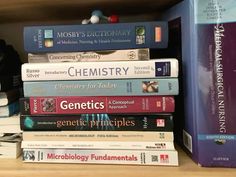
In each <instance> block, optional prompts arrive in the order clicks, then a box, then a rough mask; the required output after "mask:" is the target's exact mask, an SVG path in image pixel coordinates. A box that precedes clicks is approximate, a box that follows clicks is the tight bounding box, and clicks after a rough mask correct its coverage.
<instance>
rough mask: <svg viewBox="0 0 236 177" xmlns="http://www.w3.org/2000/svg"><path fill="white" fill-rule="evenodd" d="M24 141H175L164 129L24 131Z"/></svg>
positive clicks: (171, 134) (171, 133)
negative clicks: (150, 130) (151, 130)
mask: <svg viewBox="0 0 236 177" xmlns="http://www.w3.org/2000/svg"><path fill="white" fill-rule="evenodd" d="M23 140H24V141H124V142H128V141H130V142H135V141H136V142H137V141H139V142H148V141H152V142H157V141H158V142H159V141H160V142H173V141H174V135H173V131H171V132H162V131H155V132H149V131H144V132H143V131H24V132H23Z"/></svg>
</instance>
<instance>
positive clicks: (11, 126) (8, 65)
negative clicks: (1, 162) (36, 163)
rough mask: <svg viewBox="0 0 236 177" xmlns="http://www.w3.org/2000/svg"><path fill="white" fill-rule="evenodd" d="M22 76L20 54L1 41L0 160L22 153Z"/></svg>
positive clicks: (15, 156)
mask: <svg viewBox="0 0 236 177" xmlns="http://www.w3.org/2000/svg"><path fill="white" fill-rule="evenodd" d="M20 74H21V61H20V58H19V56H18V53H17V52H16V51H15V49H14V48H13V47H12V46H11V45H8V44H6V42H5V41H4V40H2V39H0V158H17V157H18V156H19V154H20V153H21V148H20V142H21V141H20V140H19V139H20V138H19V136H20V132H21V130H20V118H19V98H20V96H21V95H22V82H21V75H20ZM9 134H10V135H9ZM15 136H17V137H18V138H17V140H16V139H15V138H12V137H15ZM9 137H11V138H10V139H9Z"/></svg>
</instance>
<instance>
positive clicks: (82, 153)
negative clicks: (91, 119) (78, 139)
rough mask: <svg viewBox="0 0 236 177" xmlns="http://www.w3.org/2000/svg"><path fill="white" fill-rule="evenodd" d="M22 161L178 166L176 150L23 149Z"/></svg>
mask: <svg viewBox="0 0 236 177" xmlns="http://www.w3.org/2000/svg"><path fill="white" fill-rule="evenodd" d="M23 162H47V163H88V164H89V163H91V164H133V165H164V166H178V153H177V151H147V150H144V151H139V150H135V151H134V150H73V149H24V150H23Z"/></svg>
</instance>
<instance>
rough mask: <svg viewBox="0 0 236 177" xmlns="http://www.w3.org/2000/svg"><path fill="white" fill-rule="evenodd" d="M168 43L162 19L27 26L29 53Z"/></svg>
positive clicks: (113, 48) (160, 45)
mask: <svg viewBox="0 0 236 177" xmlns="http://www.w3.org/2000/svg"><path fill="white" fill-rule="evenodd" d="M167 43H168V26H167V23H166V22H161V21H153V22H136V23H116V24H114V23H113V24H93V25H56V26H27V27H24V48H25V51H26V52H28V53H39V52H72V51H76V52H78V51H91V49H93V50H118V49H129V48H165V47H167Z"/></svg>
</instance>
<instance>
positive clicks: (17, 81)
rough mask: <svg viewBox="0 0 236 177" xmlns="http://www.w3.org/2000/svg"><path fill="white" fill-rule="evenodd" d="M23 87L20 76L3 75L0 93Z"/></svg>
mask: <svg viewBox="0 0 236 177" xmlns="http://www.w3.org/2000/svg"><path fill="white" fill-rule="evenodd" d="M21 86H22V81H21V76H20V75H3V76H0V91H1V92H4V91H7V90H10V89H13V88H18V87H21Z"/></svg>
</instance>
